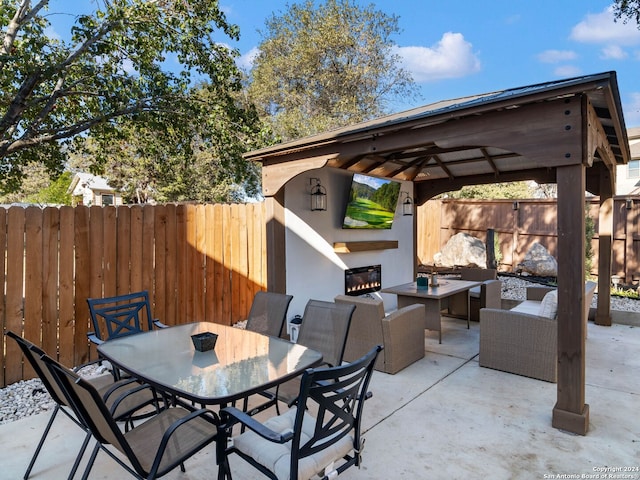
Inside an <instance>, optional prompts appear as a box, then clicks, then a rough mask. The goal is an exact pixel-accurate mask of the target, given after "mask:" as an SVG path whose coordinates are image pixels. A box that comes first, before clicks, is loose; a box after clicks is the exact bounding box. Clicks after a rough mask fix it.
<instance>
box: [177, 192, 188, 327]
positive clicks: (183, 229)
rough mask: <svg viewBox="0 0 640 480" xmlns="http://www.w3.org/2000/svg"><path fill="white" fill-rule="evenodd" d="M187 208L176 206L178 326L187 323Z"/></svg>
mask: <svg viewBox="0 0 640 480" xmlns="http://www.w3.org/2000/svg"><path fill="white" fill-rule="evenodd" d="M186 210H187V206H186V205H177V206H176V238H177V241H176V316H175V318H176V324H181V323H187V322H188V321H189V320H188V319H187V298H188V294H189V290H188V282H187V278H188V275H187V272H188V270H187V268H188V266H187V252H188V243H187V241H188V239H187V225H186V223H187V218H186V217H187V212H186Z"/></svg>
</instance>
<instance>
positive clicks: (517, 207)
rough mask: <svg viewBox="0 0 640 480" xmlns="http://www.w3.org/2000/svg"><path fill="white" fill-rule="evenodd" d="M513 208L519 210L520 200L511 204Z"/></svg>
mask: <svg viewBox="0 0 640 480" xmlns="http://www.w3.org/2000/svg"><path fill="white" fill-rule="evenodd" d="M511 208H512V209H513V210H518V209H519V208H520V202H513V204H512V205H511Z"/></svg>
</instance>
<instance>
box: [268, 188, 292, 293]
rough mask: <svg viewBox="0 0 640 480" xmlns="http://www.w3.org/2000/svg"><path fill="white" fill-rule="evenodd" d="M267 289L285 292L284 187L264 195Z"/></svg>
mask: <svg viewBox="0 0 640 480" xmlns="http://www.w3.org/2000/svg"><path fill="white" fill-rule="evenodd" d="M265 202H266V205H265V206H266V212H265V217H266V218H265V222H266V237H267V242H266V243H267V290H268V291H269V292H276V293H286V292H287V277H286V274H285V273H286V271H287V256H286V238H285V226H284V188H283V189H281V190H280V191H279V192H278V193H277V194H276V195H275V196H273V197H266V198H265Z"/></svg>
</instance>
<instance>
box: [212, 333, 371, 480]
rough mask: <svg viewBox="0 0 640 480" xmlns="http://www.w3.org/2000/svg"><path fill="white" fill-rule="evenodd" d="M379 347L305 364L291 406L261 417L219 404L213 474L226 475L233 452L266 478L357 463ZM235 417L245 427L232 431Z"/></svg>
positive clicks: (330, 471) (329, 474) (306, 475)
mask: <svg viewBox="0 0 640 480" xmlns="http://www.w3.org/2000/svg"><path fill="white" fill-rule="evenodd" d="M382 348H383V347H382V346H381V345H378V346H376V347H374V348H373V349H372V350H371V351H370V352H368V353H367V354H366V355H364V356H363V357H362V358H360V359H358V360H356V361H354V362H352V363H348V364H344V365H341V366H337V367H328V368H326V367H324V368H317V369H308V370H307V371H305V372H304V374H303V375H302V378H301V381H300V391H299V393H298V396H297V398H298V402H297V405H296V407H294V408H291V409H289V410H287V412H286V413H284V414H283V415H279V416H277V417H274V418H271V419H269V420H267V421H265V422H263V423H261V422H258V421H257V420H256V419H255V417H252V416H250V415H248V414H247V413H245V412H242V411H240V410H238V409H236V408H234V407H227V408H224V409H222V410H221V412H220V413H221V418H222V423H221V425H220V427H219V438H218V442H217V450H216V458H217V462H218V480H224V479H225V478H228V479H231V468H230V466H229V461H228V457H229V455H231V454H233V453H236V454H238V455H239V456H240V457H241V458H243V459H244V460H246V461H247V462H249V463H250V464H251V465H253V466H254V467H256V468H257V469H258V470H259V471H260V472H262V473H263V474H264V475H266V476H267V477H269V478H272V479H283V478H289V479H310V478H312V477H314V476H315V475H318V476H319V477H321V478H323V479H329V478H335V477H336V476H337V475H339V474H340V473H342V472H343V471H345V470H346V469H347V468H349V467H350V466H352V465H357V466H359V465H360V463H361V453H362V446H363V443H364V441H363V439H362V438H361V436H360V433H361V423H362V414H363V407H364V403H365V400H366V399H367V398H369V397H370V396H371V394H370V393H369V392H368V388H369V381H370V380H371V375H372V373H373V364H374V363H375V361H376V357H377V356H378V353H379V352H380V351H381V350H382ZM238 423H240V424H242V425H244V426H246V427H247V429H248V431H246V432H243V433H241V434H240V435H237V436H234V437H232V430H233V427H234V426H235V425H237V424H238ZM314 478H315V477H314Z"/></svg>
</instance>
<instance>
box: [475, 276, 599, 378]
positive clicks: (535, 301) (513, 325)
mask: <svg viewBox="0 0 640 480" xmlns="http://www.w3.org/2000/svg"><path fill="white" fill-rule="evenodd" d="M595 288H596V283H595V282H586V283H585V321H586V319H587V318H588V316H589V308H590V306H591V300H592V299H593V295H594V292H595ZM557 312H558V296H557V289H555V288H549V287H537V286H536V287H529V288H528V289H527V299H526V300H525V301H524V302H522V303H520V304H519V305H517V306H516V307H514V308H512V309H511V310H500V309H494V308H483V309H481V310H480V357H479V363H480V366H481V367H487V368H493V369H495V370H502V371H505V372H509V373H515V374H518V375H524V376H527V377H531V378H536V379H539V380H545V381H547V382H553V383H555V382H557V381H558V376H557V367H558V349H557V340H558V339H557V337H558V333H557V332H558V328H557V320H556V318H557ZM585 332H586V329H585Z"/></svg>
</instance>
